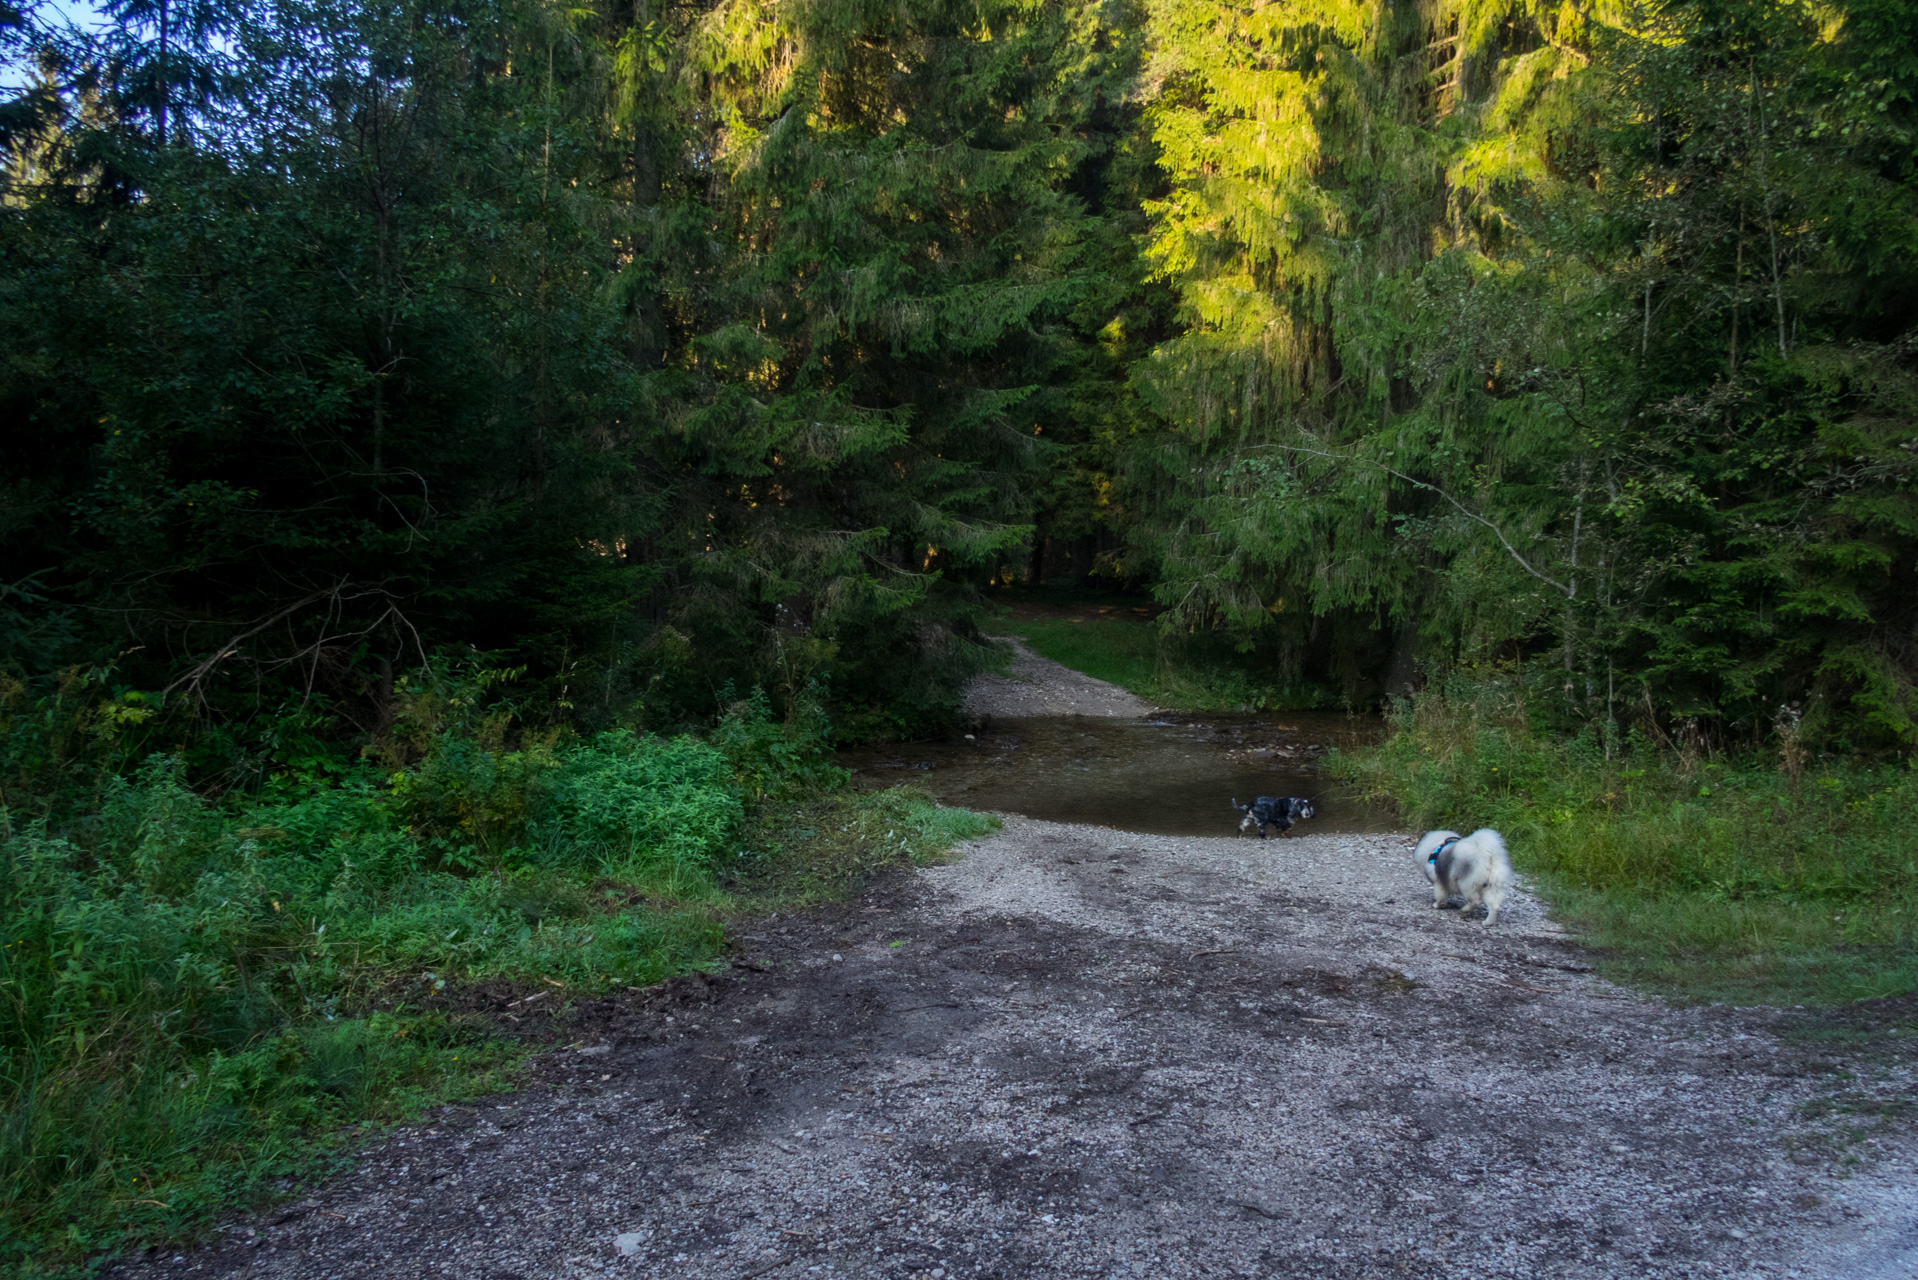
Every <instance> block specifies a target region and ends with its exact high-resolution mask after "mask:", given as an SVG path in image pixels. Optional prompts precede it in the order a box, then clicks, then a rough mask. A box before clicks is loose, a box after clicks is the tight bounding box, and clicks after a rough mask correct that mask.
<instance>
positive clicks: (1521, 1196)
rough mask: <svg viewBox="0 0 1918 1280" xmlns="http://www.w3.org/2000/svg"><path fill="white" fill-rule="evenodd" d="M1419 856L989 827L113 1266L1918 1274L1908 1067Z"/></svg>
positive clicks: (649, 1272) (580, 1012) (1344, 847)
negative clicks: (1474, 914) (1724, 997)
mask: <svg viewBox="0 0 1918 1280" xmlns="http://www.w3.org/2000/svg"><path fill="white" fill-rule="evenodd" d="M1034 661H1035V662H1038V663H1043V660H1042V659H1034ZM1047 665H1049V664H1047ZM1060 670H1062V669H1058V668H1054V669H1053V671H1052V672H1050V673H1049V672H1047V671H1046V670H1044V669H1043V667H1032V666H1028V667H1027V669H1026V671H1025V677H1024V678H1025V679H1026V681H1027V682H1029V683H1038V684H1040V685H1046V684H1048V683H1051V684H1056V685H1058V686H1059V687H1057V688H1054V689H1053V690H1052V691H1051V693H1050V694H1049V695H1048V696H1050V697H1052V698H1054V700H1058V699H1062V698H1063V699H1066V700H1067V701H1071V700H1073V699H1075V698H1076V699H1077V700H1078V701H1077V704H1076V705H1077V707H1078V713H1080V714H1099V713H1100V709H1101V708H1104V707H1108V706H1111V707H1117V706H1118V705H1119V703H1118V701H1117V700H1116V699H1112V698H1110V697H1108V696H1106V695H1104V694H1100V695H1099V696H1097V697H1089V696H1083V691H1079V692H1075V690H1077V685H1078V682H1080V681H1083V680H1084V679H1085V678H1084V677H1080V676H1076V675H1074V674H1073V673H1066V675H1068V676H1071V677H1072V679H1071V680H1070V681H1067V680H1065V679H1064V678H1063V677H1060V676H1059V675H1058V674H1057V673H1058V671H1060ZM1019 673H1020V669H1019V668H1015V675H1018V674H1019ZM1095 683H1096V682H1095ZM1013 692H1015V693H1018V692H1022V691H1019V690H1014V691H1013ZM1023 692H1030V691H1023ZM1094 692H1095V693H1096V692H1097V691H1094ZM1113 713H1114V712H1110V711H1108V712H1106V714H1113ZM1000 714H1004V713H1003V712H1000ZM1411 844H1412V842H1411V840H1410V838H1408V837H1400V836H1371V835H1366V836H1336V835H1315V836H1305V837H1302V838H1294V839H1291V840H1284V841H1280V840H1273V841H1267V842H1263V843H1261V842H1259V841H1256V840H1250V839H1247V840H1234V839H1230V838H1220V839H1190V838H1182V837H1172V836H1142V835H1131V834H1127V833H1123V832H1114V831H1110V830H1105V829H1101V828H1094V827H1078V826H1063V825H1056V824H1050V823H1043V822H1035V821H1031V820H1028V819H1022V818H1008V819H1007V821H1006V826H1005V829H1004V831H1002V832H1001V833H999V834H998V835H995V836H993V837H990V838H988V839H986V840H983V841H980V842H978V843H977V844H976V845H974V846H973V847H971V848H970V849H967V850H964V851H963V856H962V857H961V858H959V859H958V860H957V861H955V862H954V863H952V864H951V865H949V866H944V867H938V868H933V869H929V870H925V871H921V872H917V873H908V872H901V873H898V874H896V875H893V876H891V877H889V878H887V879H886V880H883V881H882V882H880V883H879V884H877V885H875V886H873V887H872V888H871V889H870V891H869V892H867V893H866V894H865V895H864V896H863V897H861V898H860V899H858V900H855V901H853V902H850V903H846V904H842V905H840V906H837V907H832V908H828V909H823V910H820V911H818V912H814V913H809V914H807V915H805V916H803V917H799V918H789V919H778V918H773V919H769V920H766V921H764V922H763V923H761V924H760V925H758V926H756V927H755V929H754V931H753V932H752V933H750V934H748V935H746V936H745V937H744V938H742V939H741V943H742V947H743V950H742V952H741V954H740V956H739V961H738V965H737V966H736V967H735V969H734V970H733V976H730V977H725V978H719V979H711V980H709V979H704V978H694V979H687V980H679V981H676V982H674V983H672V984H669V985H668V986H667V987H665V988H663V989H660V990H657V991H655V992H653V993H651V994H650V995H647V996H645V997H627V998H624V999H622V1000H619V1001H609V1002H601V1003H592V1004H587V1005H583V1006H580V1007H579V1008H578V1009H576V1010H575V1018H576V1021H575V1022H574V1024H573V1025H575V1026H576V1027H577V1028H579V1029H580V1031H581V1033H582V1037H583V1038H582V1040H581V1043H580V1044H579V1045H578V1046H577V1047H575V1048H574V1049H572V1050H568V1051H564V1052H560V1053H556V1054H553V1055H551V1056H550V1057H548V1058H547V1059H546V1060H545V1061H544V1064H543V1068H542V1072H543V1080H542V1082H541V1084H540V1085H538V1086H537V1087H535V1088H532V1089H530V1090H528V1091H526V1092H523V1093H520V1094H516V1095H512V1096H509V1097H502V1098H497V1099H493V1100H489V1101H486V1102H483V1103H480V1104H476V1105H474V1106H471V1107H458V1108H448V1109H446V1110H445V1111H444V1112H443V1113H442V1114H441V1116H440V1117H439V1120H438V1123H436V1124H434V1125H432V1126H430V1127H424V1128H418V1129H414V1130H410V1131H406V1132H402V1133H400V1134H397V1135H395V1136H394V1137H393V1138H392V1139H391V1140H390V1141H387V1142H385V1143H383V1144H382V1145H380V1146H379V1147H377V1148H375V1149H374V1150H372V1151H370V1152H369V1153H367V1154H366V1156H365V1158H364V1159H363V1160H362V1161H361V1163H360V1165H359V1168H358V1170H357V1171H356V1172H355V1173H354V1174H352V1175H350V1176H348V1177H345V1178H343V1179H341V1180H340V1181H338V1182H336V1183H335V1184H333V1185H331V1186H329V1187H327V1188H325V1189H323V1190H322V1191H320V1192H318V1193H317V1194H314V1195H312V1196H311V1197H309V1198H307V1199H305V1200H303V1201H301V1202H299V1203H297V1204H294V1205H291V1206H288V1207H285V1208H283V1209H281V1210H278V1211H276V1212H274V1213H273V1214H270V1215H268V1216H267V1217H266V1218H264V1219H262V1220H259V1221H255V1222H235V1223H234V1224H232V1225H231V1226H230V1227H229V1228H228V1230H227V1233H226V1235H225V1237H224V1243H223V1244H222V1246H221V1247H219V1248H216V1249H212V1250H208V1251H205V1252H201V1253H196V1254H192V1255H189V1256H182V1257H179V1258H177V1259H173V1258H165V1257H161V1258H155V1259H152V1260H150V1261H148V1262H144V1263H141V1264H138V1265H136V1266H131V1267H127V1268H123V1269H122V1270H121V1271H120V1274H122V1275H126V1276H140V1277H157V1276H176V1275H193V1276H214V1275H219V1276H234V1277H239V1276H246V1277H257V1278H261V1280H264V1278H266V1277H282V1278H284V1280H330V1278H333V1277H339V1278H342V1280H344V1278H346V1277H354V1278H359V1277H365V1278H367V1280H372V1278H373V1277H380V1278H382V1280H408V1278H411V1277H429V1276H455V1277H462V1278H471V1280H549V1278H556V1277H568V1278H571V1277H596V1276H601V1275H606V1276H615V1277H620V1276H630V1277H649V1278H650V1277H660V1278H665V1277H675V1278H677V1277H689V1278H690V1277H712V1278H714V1280H749V1278H751V1280H757V1278H758V1277H768V1278H771V1280H801V1278H802V1277H803V1278H807V1280H810V1278H811V1277H826V1276H838V1277H860V1278H865V1277H872V1278H878V1277H907V1276H922V1277H924V1276H930V1277H933V1278H935V1280H946V1278H948V1277H950V1278H952V1280H959V1278H960V1277H968V1278H970V1277H1000V1278H1002V1280H1022V1278H1023V1277H1068V1276H1069V1277H1087V1278H1092V1277H1112V1278H1115V1280H1116V1278H1120V1277H1128V1278H1129V1277H1150V1278H1157V1277H1168V1278H1170V1277H1188V1276H1190V1277H1198V1276H1256V1277H1287V1278H1291V1277H1327V1278H1331V1277H1400V1276H1418V1277H1424V1276H1431V1277H1436V1276H1457V1277H1461V1278H1463V1277H1480V1276H1507V1277H1523V1278H1529V1277H1544V1276H1551V1277H1578V1278H1581V1280H1613V1278H1616V1277H1647V1278H1650V1277H1708V1276H1709V1277H1747V1276H1751V1277H1756V1276H1800V1277H1808V1278H1809V1277H1816V1278H1818V1280H1894V1278H1900V1280H1902V1278H1907V1277H1912V1276H1918V1193H1914V1187H1918V1179H1915V1178H1914V1170H1915V1169H1918V1143H1914V1142H1913V1140H1912V1133H1911V1127H1910V1124H1909V1121H1908V1120H1901V1119H1897V1118H1896V1117H1900V1116H1906V1117H1908V1116H1909V1115H1910V1114H1911V1113H1912V1111H1913V1110H1914V1106H1915V1105H1918V1088H1915V1087H1914V1083H1913V1078H1914V1077H1913V1073H1912V1071H1911V1069H1910V1066H1909V1064H1910V1062H1911V1055H1910V1054H1909V1053H1900V1054H1897V1055H1896V1056H1895V1057H1894V1056H1892V1055H1890V1054H1888V1053H1887V1052H1886V1051H1884V1050H1883V1049H1877V1050H1872V1051H1870V1052H1866V1051H1863V1050H1860V1051H1856V1052H1853V1053H1851V1054H1849V1055H1844V1054H1837V1053H1833V1052H1827V1051H1821V1050H1819V1049H1816V1048H1811V1047H1804V1046H1802V1045H1795V1044H1794V1043H1793V1042H1792V1041H1791V1040H1790V1039H1789V1038H1788V1036H1787V1035H1786V1034H1784V1033H1789V1032H1791V1031H1792V1030H1793V1028H1794V1027H1797V1028H1801V1029H1802V1028H1803V1027H1804V1026H1805V1025H1807V1024H1806V1018H1807V1015H1795V1014H1791V1013H1788V1012H1780V1011H1774V1010H1728V1009H1707V1010H1688V1011H1673V1010H1669V1009H1666V1008H1664V1007H1663V1006H1661V1005H1658V1004H1655V1003H1652V1002H1649V1001H1645V1000H1642V999H1639V998H1637V997H1635V996H1633V995H1631V994H1629V993H1627V992H1624V991H1622V990H1619V989H1617V988H1615V987H1612V986H1610V985H1608V984H1606V983H1604V982H1602V981H1600V980H1598V979H1597V978H1595V977H1593V976H1591V974H1590V973H1589V972H1588V969H1589V963H1588V961H1589V957H1586V956H1584V955H1583V954H1582V953H1581V952H1580V951H1579V950H1578V948H1577V947H1575V946H1574V945H1572V944H1571V943H1569V942H1568V941H1567V940H1566V939H1565V938H1564V937H1563V935H1562V934H1561V933H1560V931H1559V930H1558V928H1557V927H1556V926H1555V925H1553V924H1552V923H1551V922H1550V921H1549V920H1547V919H1546V918H1545V915H1544V913H1543V911H1542V910H1541V909H1540V906H1539V904H1538V903H1537V902H1536V901H1535V900H1533V899H1531V898H1530V897H1528V896H1527V895H1525V894H1523V893H1520V894H1518V895H1517V896H1516V898H1515V900H1514V901H1512V902H1511V903H1509V904H1508V906H1507V908H1506V911H1505V914H1504V915H1503V916H1501V918H1500V922H1499V925H1498V928H1497V929H1496V930H1487V929H1486V928H1485V927H1484V926H1483V925H1481V924H1479V923H1478V922H1476V921H1465V920H1460V919H1459V918H1458V915H1457V913H1456V912H1443V913H1440V912H1434V911H1433V910H1432V909H1431V906H1430V899H1429V897H1428V896H1427V891H1426V889H1425V884H1424V880H1423V878H1422V877H1421V876H1420V875H1419V873H1418V871H1417V869H1416V867H1415V866H1413V865H1412V863H1411V861H1410V858H1409V851H1410V848H1411ZM1915 1010H1918V1004H1914V1003H1913V1002H1909V1001H1908V1002H1904V1004H1903V1005H1902V1006H1901V1007H1900V1008H1897V1009H1888V1008H1880V1009H1878V1010H1876V1011H1874V1012H1873V1013H1872V1014H1871V1015H1870V1016H1869V1018H1868V1019H1867V1020H1868V1021H1873V1022H1875V1024H1876V1025H1878V1026H1880V1027H1882V1026H1883V1025H1885V1024H1886V1023H1887V1022H1889V1021H1899V1020H1902V1022H1903V1023H1905V1024H1906V1026H1907V1027H1909V1025H1910V1024H1911V1023H1912V1021H1913V1013H1914V1011H1915ZM1884 1042H1885V1041H1884V1038H1883V1037H1882V1036H1879V1037H1877V1038H1876V1040H1875V1041H1870V1042H1868V1043H1876V1044H1880V1045H1882V1044H1883V1043H1884Z"/></svg>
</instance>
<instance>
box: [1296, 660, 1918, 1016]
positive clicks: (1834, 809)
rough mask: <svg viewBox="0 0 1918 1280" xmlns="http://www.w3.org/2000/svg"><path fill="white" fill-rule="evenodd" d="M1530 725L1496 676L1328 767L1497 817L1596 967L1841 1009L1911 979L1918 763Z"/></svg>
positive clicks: (1487, 819)
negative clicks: (1803, 762)
mask: <svg viewBox="0 0 1918 1280" xmlns="http://www.w3.org/2000/svg"><path fill="white" fill-rule="evenodd" d="M1610 754H1611V758H1610V759H1607V758H1606V756H1607V753H1606V750H1605V748H1604V747H1603V745H1602V744H1601V742H1600V741H1599V739H1598V737H1597V736H1596V735H1595V734H1587V735H1584V736H1581V737H1577V738H1574V739H1572V740H1570V741H1561V740H1555V739H1552V738H1549V737H1546V736H1545V735H1542V734H1538V733H1535V732H1533V731H1532V730H1531V729H1530V728H1529V727H1528V725H1527V720H1526V717H1525V714H1524V709H1523V706H1522V704H1521V703H1520V702H1519V701H1518V700H1517V699H1516V698H1515V697H1512V696H1509V695H1507V694H1505V693H1503V692H1501V691H1500V690H1499V689H1498V688H1497V687H1495V686H1483V685H1480V686H1469V685H1465V684H1462V683H1461V684H1459V685H1457V686H1455V687H1454V688H1452V689H1451V690H1448V691H1435V692H1432V693H1428V694H1426V695H1423V696H1421V697H1420V698H1419V700H1418V701H1417V703H1416V704H1415V705H1414V707H1412V708H1411V709H1410V710H1409V711H1407V712H1406V713H1405V714H1403V715H1401V716H1399V717H1397V719H1396V722H1395V725H1394V732H1393V734H1392V736H1391V737H1390V738H1389V739H1388V740H1387V741H1386V742H1385V743H1383V744H1382V745H1380V746H1378V747H1376V748H1373V749H1370V750H1368V751H1364V752H1360V753H1356V754H1354V755H1351V756H1348V757H1345V758H1343V759H1341V760H1338V761H1335V762H1334V765H1333V768H1334V771H1335V772H1337V773H1338V774H1340V775H1342V776H1344V777H1345V778H1347V779H1348V780H1350V781H1353V782H1355V783H1358V784H1360V785H1361V786H1363V787H1364V788H1366V789H1367V790H1368V791H1369V792H1371V793H1372V794H1374V795H1377V796H1381V797H1387V798H1390V799H1392V800H1395V801H1397V802H1398V804H1399V805H1400V807H1401V810H1402V811H1403V812H1404V814H1405V817H1406V819H1407V822H1408V824H1411V825H1416V826H1424V827H1450V828H1453V829H1457V830H1466V829H1470V828H1473V827H1478V826H1491V827H1496V828H1498V829H1499V830H1500V831H1501V832H1502V833H1503V834H1504V835H1505V837H1506V841H1507V843H1508V845H1509V846H1510V847H1511V850H1512V856H1513V860H1514V862H1515V863H1516V864H1517V865H1518V866H1519V868H1520V869H1521V870H1522V871H1525V872H1527V873H1529V874H1530V875H1531V876H1532V877H1533V878H1534V880H1535V882H1536V883H1537V884H1538V885H1539V887H1540V888H1541V889H1542V890H1543V892H1544V893H1545V895H1546V897H1547V898H1548V899H1549V900H1550V901H1551V903H1552V906H1553V911H1554V914H1555V915H1556V916H1557V918H1558V919H1560V920H1561V921H1563V922H1564V923H1565V924H1567V925H1568V926H1569V927H1571V928H1572V929H1573V930H1574V931H1575V932H1576V933H1577V934H1578V935H1579V936H1580V937H1581V938H1582V939H1583V940H1584V941H1586V942H1587V943H1589V944H1590V945H1592V946H1595V947H1597V948H1599V949H1600V951H1601V952H1602V953H1603V954H1604V955H1605V956H1606V957H1607V959H1606V962H1605V968H1606V970H1607V972H1608V973H1609V974H1610V975H1611V976H1613V977H1615V978H1618V979H1620V980H1623V981H1627V982H1632V983H1636V984H1640V985H1642V986H1645V987H1648V988H1651V989H1654V990H1657V991H1659V992H1662V993H1664V994H1666V995H1668V996H1670V997H1672V998H1674V999H1679V1000H1687V1001H1706V1000H1710V1001H1723V1002H1730V1003H1737V1004H1784V1005H1796V1004H1804V1005H1837V1004H1844V1003H1847V1002H1851V1001H1856V1000H1862V999H1867V998H1871V997H1875V996H1889V995H1898V994H1902V993H1905V992H1908V991H1911V990H1913V989H1914V988H1918V935H1914V930H1913V922H1914V917H1915V916H1918V842H1914V841H1913V840H1912V838H1911V822H1912V817H1913V815H1914V814H1915V813H1918V772H1914V770H1913V769H1912V767H1911V766H1910V765H1908V764H1902V763H1889V764H1871V763H1858V762H1845V761H1839V760H1830V761H1823V762H1820V763H1819V764H1818V765H1817V766H1816V767H1813V768H1810V769H1808V770H1806V771H1805V772H1804V773H1803V774H1802V776H1801V777H1800V778H1799V779H1797V781H1796V782H1794V781H1793V780H1792V779H1791V778H1789V777H1788V776H1787V775H1786V774H1785V773H1784V772H1783V771H1782V770H1781V769H1780V768H1779V765H1778V761H1777V760H1776V759H1775V758H1774V759H1767V758H1745V759H1727V758H1710V757H1706V756H1702V755H1699V754H1696V753H1687V752H1681V751H1677V750H1673V749H1671V748H1669V747H1667V746H1663V745H1654V744H1653V743H1651V742H1648V741H1645V740H1643V739H1642V738H1638V737H1637V736H1636V735H1628V736H1627V740H1626V741H1625V742H1623V743H1622V744H1615V745H1614V747H1613V749H1612V751H1611V753H1610Z"/></svg>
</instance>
